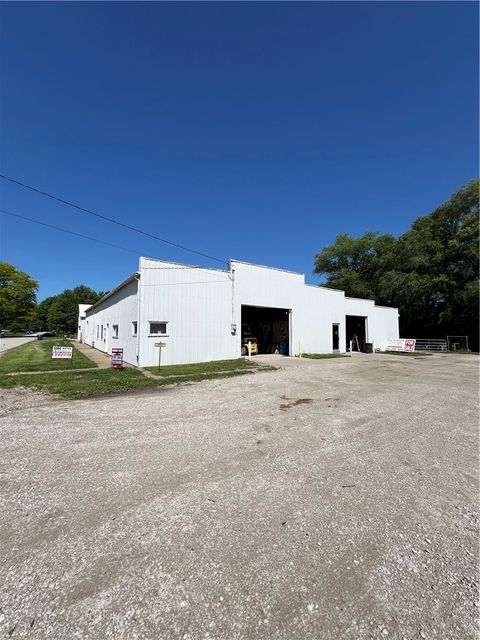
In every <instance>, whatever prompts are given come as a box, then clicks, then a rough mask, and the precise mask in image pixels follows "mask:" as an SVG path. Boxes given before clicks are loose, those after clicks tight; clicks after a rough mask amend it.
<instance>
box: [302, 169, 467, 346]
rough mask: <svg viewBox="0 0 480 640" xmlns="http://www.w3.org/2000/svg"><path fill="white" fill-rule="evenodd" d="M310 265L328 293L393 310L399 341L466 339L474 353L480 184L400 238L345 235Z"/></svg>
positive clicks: (463, 191) (420, 220) (456, 196)
mask: <svg viewBox="0 0 480 640" xmlns="http://www.w3.org/2000/svg"><path fill="white" fill-rule="evenodd" d="M314 264H315V268H314V273H316V274H320V275H323V276H326V286H327V287H333V288H335V289H342V290H343V291H345V293H346V295H347V296H352V297H356V298H371V299H373V300H375V302H376V303H377V304H380V305H385V306H394V307H398V309H399V313H400V335H401V336H402V337H408V338H444V337H445V336H446V335H468V337H469V342H470V345H471V347H472V348H473V349H475V350H476V351H478V331H479V279H478V274H479V271H478V269H479V181H478V180H473V181H472V182H470V183H469V184H468V185H466V186H465V187H462V188H461V189H460V190H459V191H457V192H456V193H454V194H453V195H452V197H451V198H450V199H449V200H448V201H447V202H445V203H443V204H442V205H440V206H439V207H437V208H436V209H435V210H434V211H433V212H432V213H430V214H428V215H425V216H421V217H419V218H417V219H416V220H415V221H414V223H413V224H412V227H411V229H410V230H409V231H407V232H406V233H404V234H403V235H401V236H400V237H398V238H395V237H394V236H393V235H391V234H388V233H387V234H383V235H380V234H379V233H376V232H374V231H369V232H367V233H365V234H363V235H362V236H360V237H357V238H354V237H352V236H351V235H349V234H347V233H343V234H340V235H338V236H337V237H336V238H335V241H334V242H333V244H332V245H330V246H328V247H325V248H324V249H322V250H321V251H320V252H319V253H317V255H316V256H315V263H314Z"/></svg>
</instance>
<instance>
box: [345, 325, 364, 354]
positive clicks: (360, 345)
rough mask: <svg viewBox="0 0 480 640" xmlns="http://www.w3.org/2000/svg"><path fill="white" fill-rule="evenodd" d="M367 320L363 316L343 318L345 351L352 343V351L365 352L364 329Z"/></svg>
mask: <svg viewBox="0 0 480 640" xmlns="http://www.w3.org/2000/svg"><path fill="white" fill-rule="evenodd" d="M366 322H367V318H366V317H365V316H345V327H346V339H347V349H350V342H351V343H352V351H365V342H366V340H367V329H366Z"/></svg>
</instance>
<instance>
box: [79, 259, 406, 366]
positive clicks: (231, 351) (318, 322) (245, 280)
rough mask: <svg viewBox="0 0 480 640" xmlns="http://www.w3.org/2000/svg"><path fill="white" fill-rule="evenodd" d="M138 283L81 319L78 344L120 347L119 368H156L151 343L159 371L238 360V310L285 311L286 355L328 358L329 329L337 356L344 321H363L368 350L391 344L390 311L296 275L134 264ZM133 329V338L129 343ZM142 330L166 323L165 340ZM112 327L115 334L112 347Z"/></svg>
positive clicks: (394, 332) (238, 267)
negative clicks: (358, 318) (121, 359)
mask: <svg viewBox="0 0 480 640" xmlns="http://www.w3.org/2000/svg"><path fill="white" fill-rule="evenodd" d="M138 275H139V279H133V280H130V281H127V283H126V284H125V285H121V286H120V287H119V289H118V290H117V291H114V292H113V293H112V295H110V296H108V297H107V298H106V299H105V300H104V301H102V302H100V303H99V304H97V305H94V306H93V308H90V309H87V310H86V312H85V320H86V328H85V333H84V335H85V342H86V343H87V344H90V345H92V346H94V347H96V348H98V349H100V350H101V351H105V352H107V353H111V348H112V346H118V347H123V349H124V359H125V361H126V362H129V363H130V364H133V365H137V364H138V365H139V366H143V367H144V366H155V365H157V364H158V360H159V347H156V346H155V344H156V343H159V342H161V343H164V344H165V345H166V346H165V348H162V354H161V355H162V364H165V365H168V364H182V363H192V362H206V361H209V360H224V359H225V360H227V359H232V358H237V357H239V355H240V352H241V338H242V335H241V309H242V305H250V306H259V307H276V308H283V309H287V310H290V311H291V313H290V355H299V354H300V353H331V352H332V351H333V342H332V325H333V324H334V323H335V324H338V325H339V339H340V341H339V350H340V351H342V352H345V351H346V349H347V347H348V345H346V344H345V329H346V327H345V316H346V315H357V316H364V317H366V318H367V322H366V329H367V336H366V337H367V342H373V343H374V348H384V345H385V340H386V339H387V338H396V337H398V311H397V309H394V308H388V307H377V306H376V305H375V304H374V302H373V301H372V300H360V299H356V298H346V297H345V294H344V292H343V291H336V290H334V289H328V288H325V287H315V286H310V285H305V278H304V276H303V274H299V273H292V272H289V271H282V270H279V269H273V268H269V267H262V266H259V265H252V264H248V263H244V262H240V261H236V260H231V261H230V264H229V269H228V270H220V269H206V268H202V267H194V266H189V265H181V264H176V263H168V262H162V261H160V260H154V259H150V258H140V262H139V273H138ZM133 322H137V333H138V335H137V336H133V335H132V323H133ZM150 322H156V323H163V322H165V323H167V331H166V333H165V334H162V335H158V334H157V335H155V334H152V333H151V332H150ZM114 324H118V327H119V335H118V338H116V339H115V338H113V337H112V325H114ZM101 327H103V337H102V330H101ZM233 327H236V333H234V331H233V330H232V329H233ZM137 355H138V358H137Z"/></svg>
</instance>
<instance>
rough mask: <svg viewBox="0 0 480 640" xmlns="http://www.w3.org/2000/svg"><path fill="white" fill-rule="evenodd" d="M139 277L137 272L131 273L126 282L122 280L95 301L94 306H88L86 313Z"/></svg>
mask: <svg viewBox="0 0 480 640" xmlns="http://www.w3.org/2000/svg"><path fill="white" fill-rule="evenodd" d="M139 275H140V274H139V272H138V271H135V273H132V275H131V276H128V278H127V279H126V280H124V281H123V282H121V283H120V284H119V285H117V286H116V287H114V288H113V289H112V290H111V291H109V292H108V293H107V294H105V295H104V296H103V298H100V300H97V302H95V303H94V304H92V305H90V307H89V308H88V309H85V311H87V312H88V311H90V309H93V308H94V307H97V306H98V305H99V304H101V303H102V302H104V301H105V300H108V298H110V296H113V294H114V293H117V291H120V289H123V287H125V286H127V284H130V282H133V281H134V280H136V279H137V276H139Z"/></svg>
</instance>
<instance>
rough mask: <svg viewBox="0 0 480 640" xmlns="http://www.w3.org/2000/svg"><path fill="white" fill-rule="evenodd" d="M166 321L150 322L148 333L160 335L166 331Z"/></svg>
mask: <svg viewBox="0 0 480 640" xmlns="http://www.w3.org/2000/svg"><path fill="white" fill-rule="evenodd" d="M167 324H168V322H150V335H151V336H161V335H166V333H167Z"/></svg>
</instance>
